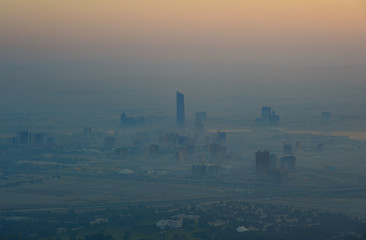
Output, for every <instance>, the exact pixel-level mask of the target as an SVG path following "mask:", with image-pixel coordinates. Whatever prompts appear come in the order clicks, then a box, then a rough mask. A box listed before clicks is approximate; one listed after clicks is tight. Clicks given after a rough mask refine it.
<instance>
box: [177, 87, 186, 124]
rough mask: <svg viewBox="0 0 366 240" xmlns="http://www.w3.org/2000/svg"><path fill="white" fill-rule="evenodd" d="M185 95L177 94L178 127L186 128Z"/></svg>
mask: <svg viewBox="0 0 366 240" xmlns="http://www.w3.org/2000/svg"><path fill="white" fill-rule="evenodd" d="M184 124H185V117H184V95H183V94H182V93H180V92H177V127H179V128H184Z"/></svg>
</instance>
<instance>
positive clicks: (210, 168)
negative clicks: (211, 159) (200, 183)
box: [192, 164, 222, 177]
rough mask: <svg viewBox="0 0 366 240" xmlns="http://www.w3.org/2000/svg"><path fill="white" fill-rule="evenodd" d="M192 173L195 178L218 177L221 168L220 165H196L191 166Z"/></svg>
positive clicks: (220, 173)
mask: <svg viewBox="0 0 366 240" xmlns="http://www.w3.org/2000/svg"><path fill="white" fill-rule="evenodd" d="M192 173H193V175H196V176H208V177H220V176H221V175H222V167H221V166H220V165H208V164H197V165H194V166H192Z"/></svg>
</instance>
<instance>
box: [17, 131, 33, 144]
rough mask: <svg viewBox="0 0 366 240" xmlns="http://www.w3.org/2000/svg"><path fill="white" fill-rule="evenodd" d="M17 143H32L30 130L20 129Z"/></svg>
mask: <svg viewBox="0 0 366 240" xmlns="http://www.w3.org/2000/svg"><path fill="white" fill-rule="evenodd" d="M19 143H20V144H24V145H26V144H31V143H32V135H31V132H30V131H22V132H20V133H19Z"/></svg>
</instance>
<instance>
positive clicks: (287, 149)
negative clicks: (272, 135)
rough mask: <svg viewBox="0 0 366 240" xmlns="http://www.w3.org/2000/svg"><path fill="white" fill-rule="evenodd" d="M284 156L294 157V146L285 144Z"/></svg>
mask: <svg viewBox="0 0 366 240" xmlns="http://www.w3.org/2000/svg"><path fill="white" fill-rule="evenodd" d="M283 154H286V155H292V145H291V144H287V143H286V144H284V145H283Z"/></svg>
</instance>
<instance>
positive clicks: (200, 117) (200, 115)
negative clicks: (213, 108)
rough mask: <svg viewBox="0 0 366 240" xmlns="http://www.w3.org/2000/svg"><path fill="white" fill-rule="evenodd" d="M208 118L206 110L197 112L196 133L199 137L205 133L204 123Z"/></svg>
mask: <svg viewBox="0 0 366 240" xmlns="http://www.w3.org/2000/svg"><path fill="white" fill-rule="evenodd" d="M206 119H207V113H206V112H196V114H195V119H194V133H195V136H196V138H197V139H200V138H201V137H202V136H203V135H204V123H205V122H206Z"/></svg>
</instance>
